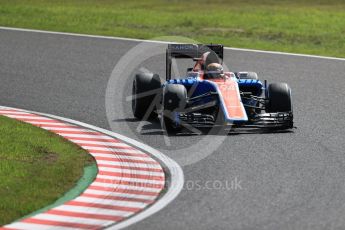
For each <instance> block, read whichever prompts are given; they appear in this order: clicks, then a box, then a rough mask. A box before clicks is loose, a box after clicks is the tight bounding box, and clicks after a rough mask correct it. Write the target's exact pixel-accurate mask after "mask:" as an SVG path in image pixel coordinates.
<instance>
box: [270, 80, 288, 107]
mask: <svg viewBox="0 0 345 230" xmlns="http://www.w3.org/2000/svg"><path fill="white" fill-rule="evenodd" d="M268 99H269V100H268V104H267V107H266V112H268V113H276V112H292V103H291V89H290V87H289V86H288V84H286V83H272V84H269V86H268Z"/></svg>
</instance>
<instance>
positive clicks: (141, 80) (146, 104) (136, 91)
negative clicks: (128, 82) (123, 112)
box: [132, 73, 162, 120]
mask: <svg viewBox="0 0 345 230" xmlns="http://www.w3.org/2000/svg"><path fill="white" fill-rule="evenodd" d="M161 87H162V84H161V80H160V78H159V75H158V74H153V73H138V74H136V75H135V78H134V81H133V87H132V97H133V98H132V112H133V115H134V116H135V117H136V118H138V119H140V120H143V119H154V118H156V117H157V113H156V109H157V108H156V107H157V106H156V105H157V104H158V103H160V95H161ZM145 93H147V95H146V94H145Z"/></svg>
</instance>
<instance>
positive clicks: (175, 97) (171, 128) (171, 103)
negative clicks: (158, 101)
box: [162, 84, 187, 133]
mask: <svg viewBox="0 0 345 230" xmlns="http://www.w3.org/2000/svg"><path fill="white" fill-rule="evenodd" d="M186 102H187V90H186V88H185V87H184V86H183V85H179V84H167V85H166V86H165V87H164V90H163V114H162V128H163V130H165V131H166V132H167V133H170V132H176V131H179V130H181V128H182V126H181V123H180V121H179V117H178V116H179V112H182V111H183V110H184V109H185V106H186Z"/></svg>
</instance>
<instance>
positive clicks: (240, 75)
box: [237, 72, 259, 80]
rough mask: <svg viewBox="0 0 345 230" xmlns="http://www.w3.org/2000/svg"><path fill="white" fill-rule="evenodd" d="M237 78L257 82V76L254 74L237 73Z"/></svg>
mask: <svg viewBox="0 0 345 230" xmlns="http://www.w3.org/2000/svg"><path fill="white" fill-rule="evenodd" d="M237 77H238V78H239V79H251V80H259V77H258V74H257V73H255V72H238V73H237Z"/></svg>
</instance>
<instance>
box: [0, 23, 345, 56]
mask: <svg viewBox="0 0 345 230" xmlns="http://www.w3.org/2000/svg"><path fill="white" fill-rule="evenodd" d="M0 29H1V30H8V31H21V32H30V33H44V34H56V35H66V36H74V37H85V38H99V39H110V40H121V41H132V42H148V43H160V44H169V43H174V41H157V40H143V39H135V38H121V37H113V36H102V35H89V34H78V33H67V32H56V31H45V30H35V29H24V28H14V27H4V26H0ZM224 49H227V50H234V51H243V52H253V53H267V54H277V55H286V56H296V57H309V58H318V59H328V60H338V61H345V58H336V57H327V56H319V55H309V54H297V53H287V52H279V51H266V50H255V49H244V48H234V47H224Z"/></svg>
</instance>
